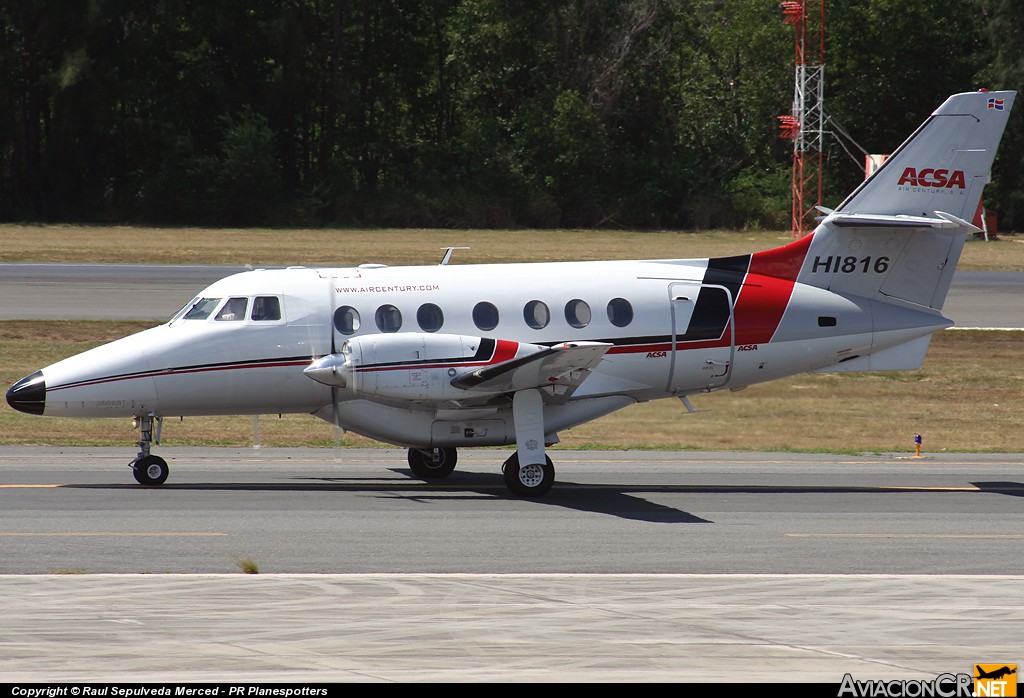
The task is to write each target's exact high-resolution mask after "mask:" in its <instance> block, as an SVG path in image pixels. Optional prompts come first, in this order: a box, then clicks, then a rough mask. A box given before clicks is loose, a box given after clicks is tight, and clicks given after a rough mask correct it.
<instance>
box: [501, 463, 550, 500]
mask: <svg viewBox="0 0 1024 698" xmlns="http://www.w3.org/2000/svg"><path fill="white" fill-rule="evenodd" d="M501 472H502V474H504V476H505V487H507V488H508V489H509V491H510V492H511V493H512V494H514V495H516V496H518V497H542V496H544V495H545V494H547V491H548V490H550V489H551V486H552V485H553V484H555V466H554V464H553V463H552V462H551V459H550V458H549V457H548V456H547V454H545V455H544V463H529V464H527V465H519V453H518V452H517V453H513V454H512V455H511V456H509V458H508V460H506V461H505V462H504V463H503V464H502V466H501Z"/></svg>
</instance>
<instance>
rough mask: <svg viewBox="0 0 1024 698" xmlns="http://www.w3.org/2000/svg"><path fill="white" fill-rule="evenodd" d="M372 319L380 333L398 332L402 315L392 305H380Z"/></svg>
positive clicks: (400, 327)
mask: <svg viewBox="0 0 1024 698" xmlns="http://www.w3.org/2000/svg"><path fill="white" fill-rule="evenodd" d="M374 319H375V320H376V321H377V327H378V328H379V329H380V331H381V332H398V330H400V329H402V313H401V311H399V310H398V308H396V307H395V306H393V305H382V306H381V307H379V308H377V314H376V316H375V318H374Z"/></svg>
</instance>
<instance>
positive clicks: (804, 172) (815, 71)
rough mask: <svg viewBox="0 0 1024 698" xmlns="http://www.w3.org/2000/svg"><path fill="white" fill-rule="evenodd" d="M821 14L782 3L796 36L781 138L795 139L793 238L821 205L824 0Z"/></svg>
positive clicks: (798, 3) (804, 1) (797, 0)
mask: <svg viewBox="0 0 1024 698" xmlns="http://www.w3.org/2000/svg"><path fill="white" fill-rule="evenodd" d="M819 2H820V8H819V9H818V12H817V16H815V15H814V14H813V8H812V14H808V12H807V5H808V3H811V4H812V5H813V4H814V2H813V0H792V1H787V2H783V3H781V8H782V18H783V19H782V21H783V22H784V23H785V24H789V25H792V26H793V29H794V30H795V34H796V41H795V42H794V43H795V47H796V49H795V63H796V80H795V83H794V88H793V114H792V115H786V116H780V117H779V128H780V130H781V134H780V135H781V136H782V137H783V138H792V139H793V208H792V216H791V219H792V228H793V237H794V238H799V237H803V235H804V234H805V233H807V232H809V230H811V229H813V225H811V224H812V222H813V219H814V215H815V206H819V205H821V168H822V142H823V140H824V135H825V0H819Z"/></svg>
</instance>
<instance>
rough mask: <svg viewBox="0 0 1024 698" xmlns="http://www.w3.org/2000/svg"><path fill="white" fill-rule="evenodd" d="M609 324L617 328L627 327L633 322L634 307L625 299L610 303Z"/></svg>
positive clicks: (613, 299) (613, 300)
mask: <svg viewBox="0 0 1024 698" xmlns="http://www.w3.org/2000/svg"><path fill="white" fill-rule="evenodd" d="M608 322H610V323H612V324H613V325H615V326H616V327H625V326H626V325H628V324H629V323H631V322H633V306H632V305H630V302H629V301H627V300H626V299H625V298H612V299H611V300H610V301H608Z"/></svg>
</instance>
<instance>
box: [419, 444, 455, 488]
mask: <svg viewBox="0 0 1024 698" xmlns="http://www.w3.org/2000/svg"><path fill="white" fill-rule="evenodd" d="M457 453H458V452H457V451H456V450H455V449H454V448H410V449H409V468H410V469H411V470H412V472H413V475H415V476H416V477H418V478H420V479H421V480H441V479H443V478H446V477H448V476H449V475H451V474H452V471H453V470H455V462H456V461H457V460H458V455H457Z"/></svg>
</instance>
